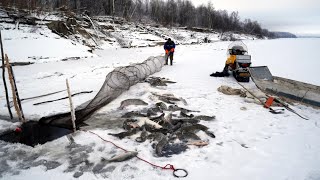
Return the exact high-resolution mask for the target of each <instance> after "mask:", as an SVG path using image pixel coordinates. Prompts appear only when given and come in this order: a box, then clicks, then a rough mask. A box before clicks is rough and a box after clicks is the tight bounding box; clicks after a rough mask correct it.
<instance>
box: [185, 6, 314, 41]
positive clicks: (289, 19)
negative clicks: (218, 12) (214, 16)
mask: <svg viewBox="0 0 320 180" xmlns="http://www.w3.org/2000/svg"><path fill="white" fill-rule="evenodd" d="M191 1H192V2H193V4H194V5H196V6H198V5H200V4H207V3H208V2H209V1H211V2H212V4H213V6H214V7H215V9H225V10H227V11H228V12H231V11H238V12H239V15H240V16H241V18H242V20H243V19H245V18H250V19H252V20H257V21H258V22H260V24H261V25H262V27H264V28H267V29H269V30H271V31H287V32H292V33H295V34H298V35H320V0H191Z"/></svg>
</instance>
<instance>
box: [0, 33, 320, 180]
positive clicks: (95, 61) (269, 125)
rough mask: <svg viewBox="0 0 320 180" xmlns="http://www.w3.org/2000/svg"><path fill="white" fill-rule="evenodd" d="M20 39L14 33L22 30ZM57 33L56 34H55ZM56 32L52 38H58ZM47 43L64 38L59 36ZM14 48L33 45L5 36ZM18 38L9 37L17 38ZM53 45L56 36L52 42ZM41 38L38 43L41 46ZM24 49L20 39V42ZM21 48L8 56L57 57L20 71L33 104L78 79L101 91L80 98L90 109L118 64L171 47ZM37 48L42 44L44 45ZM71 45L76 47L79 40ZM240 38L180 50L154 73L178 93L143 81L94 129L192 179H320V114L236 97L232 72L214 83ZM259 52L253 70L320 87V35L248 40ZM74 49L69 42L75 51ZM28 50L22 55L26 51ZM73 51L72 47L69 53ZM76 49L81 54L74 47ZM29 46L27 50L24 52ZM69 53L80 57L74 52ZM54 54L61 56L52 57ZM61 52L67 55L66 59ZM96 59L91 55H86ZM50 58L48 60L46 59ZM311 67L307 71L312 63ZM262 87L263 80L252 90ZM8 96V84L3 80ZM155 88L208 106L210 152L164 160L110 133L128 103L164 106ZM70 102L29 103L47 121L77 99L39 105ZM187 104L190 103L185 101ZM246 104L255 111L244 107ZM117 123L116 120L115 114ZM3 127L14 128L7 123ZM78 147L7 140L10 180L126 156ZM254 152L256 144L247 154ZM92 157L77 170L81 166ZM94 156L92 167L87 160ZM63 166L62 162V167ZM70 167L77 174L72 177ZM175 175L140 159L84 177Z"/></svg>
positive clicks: (103, 147) (85, 140)
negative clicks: (276, 110)
mask: <svg viewBox="0 0 320 180" xmlns="http://www.w3.org/2000/svg"><path fill="white" fill-rule="evenodd" d="M12 33H14V32H12ZM49 34H50V33H49ZM51 35H52V34H51ZM51 35H50V38H49V39H47V40H48V41H49V40H50V41H55V40H54V39H55V37H54V36H53V38H51ZM3 36H5V37H6V38H7V39H4V43H5V44H10V41H11V40H9V39H10V38H12V41H14V40H13V39H15V38H18V37H19V41H18V42H19V43H25V45H26V44H28V43H29V42H28V41H29V40H26V41H24V40H23V38H21V37H22V36H20V35H16V36H15V35H10V33H9V34H4V35H3ZM8 38H9V39H8ZM45 41H46V40H45ZM32 42H33V41H32ZM16 43H17V42H16ZM19 43H17V44H16V46H15V43H13V42H12V44H11V45H7V46H6V49H5V50H6V53H8V55H9V57H12V58H13V59H15V60H17V61H18V60H19V59H21V60H26V59H28V56H30V55H36V56H44V57H50V58H49V59H52V61H51V60H50V61H37V63H36V64H33V65H29V66H15V67H14V72H15V76H16V80H17V86H18V89H19V93H20V97H21V98H27V97H32V96H37V95H41V94H46V93H50V92H54V91H58V90H63V89H65V79H66V78H69V83H70V84H71V90H72V92H79V91H83V90H93V91H94V92H93V93H92V94H86V95H79V96H75V97H74V98H73V101H74V104H75V105H76V106H77V105H80V104H82V103H83V102H86V101H87V100H89V99H91V98H93V97H94V95H95V94H96V92H97V91H98V90H99V88H100V87H101V85H102V83H103V82H104V80H105V76H106V75H107V73H108V72H110V71H112V70H113V69H114V68H115V67H118V66H123V65H128V64H130V63H135V62H142V61H144V60H146V59H147V58H148V57H149V56H157V55H160V54H162V53H163V49H162V47H159V46H158V47H149V48H137V49H118V48H113V49H112V48H111V49H106V50H96V51H94V54H91V55H88V54H87V53H88V52H87V51H86V48H85V47H84V46H80V45H79V46H78V45H72V43H71V42H70V41H69V42H68V40H65V39H61V38H57V43H55V44H53V45H52V48H51V50H47V49H46V50H43V51H42V50H41V49H39V47H40V46H41V44H42V42H39V44H38V45H37V46H38V47H37V48H33V47H31V46H30V45H29V46H22V45H21V46H20V45H19ZM35 43H36V44H37V41H35ZM69 43H70V44H69ZM229 43H230V42H215V43H212V44H203V45H180V46H177V48H176V53H175V59H174V65H173V66H165V67H164V68H163V70H162V71H161V72H159V73H156V74H154V76H159V77H166V78H169V79H170V80H173V81H176V82H177V83H176V84H171V85H169V86H168V87H161V88H154V87H151V86H150V85H149V84H147V83H138V84H137V85H134V86H133V87H131V88H130V89H129V91H127V92H125V93H123V94H122V95H121V96H119V97H118V98H117V99H116V100H114V101H113V102H111V103H110V104H108V105H107V106H105V107H103V108H102V109H101V110H99V111H98V112H97V115H99V117H100V118H99V119H98V120H97V121H100V122H97V124H99V123H100V124H103V123H105V124H108V123H107V122H108V121H110V122H111V123H109V126H107V125H104V126H102V125H101V126H100V127H99V128H93V129H91V130H92V131H93V132H95V133H97V134H99V135H100V136H102V137H103V138H105V139H107V140H111V141H112V142H114V143H116V144H117V145H119V146H121V147H125V148H126V149H127V150H131V151H138V152H139V154H138V156H140V157H143V158H144V159H147V160H149V161H151V162H153V163H155V164H157V165H160V166H165V165H166V164H172V165H174V166H175V167H176V168H183V169H186V170H188V172H189V176H188V177H187V178H185V179H222V180H223V179H228V180H230V179H240V180H242V179H243V180H245V179H259V180H260V179H265V180H269V179H273V180H278V179H279V180H280V179H281V180H282V179H297V180H298V179H299V180H300V179H308V180H314V179H320V169H319V167H320V153H319V152H320V141H319V137H320V111H319V110H317V109H313V108H310V107H306V106H303V105H298V104H296V105H294V106H293V109H295V110H296V111H297V112H299V113H301V114H303V115H305V116H308V117H309V119H310V120H309V121H305V120H303V119H301V118H299V117H298V116H296V115H295V114H293V113H291V112H288V111H286V112H285V113H284V114H278V115H275V114H271V113H269V112H268V110H267V109H264V108H263V107H262V106H261V105H257V104H254V103H247V102H246V101H245V99H244V98H241V97H238V96H227V95H224V94H222V93H220V92H218V91H217V88H218V87H220V86H221V85H228V86H231V87H235V88H240V86H239V85H238V84H237V82H236V81H235V80H234V79H233V78H232V77H231V76H230V77H226V78H213V77H210V76H209V74H211V73H212V72H215V71H221V70H222V68H223V66H224V62H225V59H226V48H227V47H228V45H229ZM245 43H246V44H247V45H248V48H249V54H251V55H252V61H253V65H267V66H269V69H270V70H271V72H272V73H273V74H274V75H277V76H284V77H288V78H291V79H296V80H302V81H307V82H311V83H314V84H317V85H320V81H319V78H316V77H317V75H316V73H317V69H316V68H317V67H319V61H317V59H316V55H315V53H314V52H317V49H316V48H317V46H316V44H320V40H319V39H317V40H314V39H279V40H256V41H245ZM67 44H69V45H70V46H69V45H67ZM16 47H19V48H18V49H19V50H16V49H17V48H16ZM67 47H68V48H67ZM71 47H72V48H71ZM20 48H21V50H20ZM69 48H71V49H70V51H69ZM51 51H53V52H51ZM58 52H59V56H58V55H56V54H57V53H58ZM70 56H77V57H81V58H80V59H79V60H77V61H72V60H70V61H56V60H55V59H54V58H64V57H70ZM85 56H87V58H84V57H85ZM44 62H46V63H44ZM306 64H307V66H306ZM246 86H248V87H253V86H254V85H253V83H252V82H250V83H248V84H246ZM0 87H1V91H2V92H3V89H2V87H3V84H2V81H1V82H0ZM151 92H157V93H161V94H164V93H173V94H174V95H175V96H177V97H182V98H184V99H185V100H186V101H187V102H188V105H187V106H185V107H186V108H188V109H192V110H199V111H201V112H200V113H199V114H203V115H215V116H216V120H215V121H213V122H201V123H202V124H204V125H206V126H208V127H209V128H210V130H211V131H213V132H214V133H215V135H216V138H215V139H212V138H210V137H208V136H207V135H205V134H204V133H201V132H199V133H198V134H197V135H199V136H200V137H201V139H203V140H206V141H208V142H209V145H208V146H205V147H202V148H198V147H193V146H190V147H189V149H188V150H187V151H186V152H183V153H181V154H179V155H174V156H172V157H170V158H165V157H155V155H154V150H153V149H152V147H151V144H150V142H148V141H147V142H144V143H141V144H140V143H137V142H135V140H134V138H135V137H131V138H125V139H123V140H119V139H117V138H115V137H113V136H110V135H108V133H110V132H112V133H117V132H120V131H122V130H121V129H120V128H116V129H110V126H111V125H114V124H117V121H116V117H117V116H119V115H118V114H115V113H114V112H116V110H117V108H118V107H119V106H120V102H121V101H122V100H125V99H128V98H140V99H142V100H144V101H146V102H148V103H156V102H157V101H154V100H155V97H154V96H152V94H151ZM63 96H66V93H65V92H62V93H59V94H56V95H52V96H48V97H45V98H38V99H34V100H28V101H25V102H23V103H22V106H23V109H24V113H25V115H26V117H27V118H28V119H36V118H39V117H41V116H44V115H48V114H55V113H58V112H66V111H69V107H68V100H63V101H58V102H54V103H49V104H44V105H39V106H34V105H33V104H34V103H37V102H40V101H45V100H50V99H55V98H60V97H63ZM179 105H180V106H183V105H182V104H179ZM241 107H246V109H247V110H240V108H241ZM139 109H141V107H129V108H126V110H128V111H129V110H139ZM0 114H1V115H5V114H7V109H6V107H5V99H4V94H3V93H1V96H0ZM110 116H111V117H115V119H113V121H111V120H108V119H109V117H110ZM0 124H1V126H0V127H1V128H12V126H13V125H10V123H8V122H6V121H2V120H0ZM73 138H74V140H75V143H76V144H78V146H77V147H78V148H74V149H72V148H69V144H70V142H69V139H68V138H67V137H62V138H60V139H57V140H55V141H52V142H48V143H46V144H44V145H39V146H36V147H35V148H31V147H28V146H25V145H22V144H9V143H6V142H3V141H0V149H1V151H0V157H1V158H0V162H1V163H0V171H1V172H0V178H1V179H6V180H9V179H72V178H73V175H74V173H75V172H77V171H80V169H85V167H86V165H87V164H86V163H89V164H90V163H94V164H97V163H99V162H100V159H101V157H106V158H110V157H111V156H112V155H115V154H120V153H122V150H120V149H117V148H115V147H114V146H113V145H112V144H110V143H106V142H104V141H102V140H101V139H99V138H98V137H96V136H94V135H92V134H90V133H88V132H82V131H79V132H77V133H75V134H74V135H73ZM246 147H247V148H246ZM81 158H84V160H83V162H82V161H81V162H80V163H79V164H76V166H75V169H73V170H70V169H69V168H68V167H69V165H70V163H75V162H74V161H73V160H77V159H81ZM43 160H46V161H49V162H55V163H59V164H61V165H60V166H58V167H57V168H54V169H50V168H49V167H48V165H47V164H45V163H43V165H41V163H40V165H35V164H37V163H35V162H43ZM85 160H86V161H85ZM55 163H53V164H55ZM68 169H69V170H70V171H68ZM104 178H106V179H115V180H118V179H139V180H140V179H141V180H150V179H151V178H152V179H154V180H156V179H159V180H160V179H161V180H162V179H175V178H174V177H173V176H172V172H171V171H170V170H161V169H157V168H153V167H151V166H150V165H149V164H146V163H145V162H143V161H140V160H138V159H137V158H133V159H131V160H129V161H125V162H121V163H110V164H108V165H106V167H105V171H104V172H103V173H98V174H94V173H93V172H92V171H91V170H88V171H84V174H83V175H82V176H80V177H79V179H104Z"/></svg>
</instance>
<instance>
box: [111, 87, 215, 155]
mask: <svg viewBox="0 0 320 180" xmlns="http://www.w3.org/2000/svg"><path fill="white" fill-rule="evenodd" d="M153 95H154V96H155V97H157V98H158V100H159V101H158V102H157V103H155V104H152V105H148V103H146V102H144V101H142V100H140V99H127V100H124V101H122V102H121V105H120V108H119V109H121V110H123V109H124V108H125V107H127V106H130V105H134V106H137V105H141V106H147V105H148V108H144V109H143V110H141V111H130V112H126V113H125V114H123V116H122V118H125V119H126V120H125V121H124V123H123V129H124V130H125V131H123V132H120V133H116V134H110V135H112V136H115V137H118V138H119V139H123V138H126V137H129V136H133V135H135V136H136V138H135V141H136V142H139V143H143V142H145V141H150V142H152V143H151V144H152V147H153V148H154V149H155V154H156V156H158V157H163V156H165V157H170V156H171V155H173V154H179V153H181V152H183V151H186V150H187V149H188V145H196V146H205V145H208V142H206V141H203V140H201V138H200V137H199V136H198V135H197V132H199V131H203V132H204V133H205V134H206V135H208V136H209V137H211V138H215V135H214V133H213V132H211V131H209V128H208V127H206V126H204V125H202V124H200V122H201V121H213V120H215V116H205V115H193V114H192V113H193V112H196V113H199V111H193V110H189V109H185V108H182V107H179V106H178V105H177V104H176V102H182V103H183V104H187V102H186V101H185V100H184V99H182V98H176V97H175V96H174V95H172V94H163V95H160V94H156V93H153ZM177 139H178V140H177Z"/></svg>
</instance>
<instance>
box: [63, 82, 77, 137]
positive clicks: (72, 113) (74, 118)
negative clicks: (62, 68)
mask: <svg viewBox="0 0 320 180" xmlns="http://www.w3.org/2000/svg"><path fill="white" fill-rule="evenodd" d="M66 84H67V92H68V97H69V103H70V112H71V121H72V127H73V132H76V130H77V129H76V115H75V110H74V108H73V103H72V98H71V92H70V86H69V81H68V79H66Z"/></svg>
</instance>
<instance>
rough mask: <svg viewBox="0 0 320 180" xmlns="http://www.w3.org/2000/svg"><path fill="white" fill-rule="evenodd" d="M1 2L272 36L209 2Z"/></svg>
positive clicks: (20, 6) (96, 0)
mask: <svg viewBox="0 0 320 180" xmlns="http://www.w3.org/2000/svg"><path fill="white" fill-rule="evenodd" d="M0 5H2V6H5V7H6V6H10V7H15V8H18V9H27V10H29V11H36V10H45V11H52V10H56V9H58V8H61V7H66V8H68V9H69V10H71V11H73V12H76V13H83V12H86V13H88V14H89V15H92V16H95V15H110V16H118V17H123V18H125V19H127V20H130V21H143V20H153V21H155V22H156V23H159V24H162V25H164V26H187V27H201V28H208V29H213V30H216V31H219V32H222V33H223V32H227V31H234V32H239V33H245V34H252V35H257V36H260V37H262V36H267V37H272V36H273V35H274V34H273V33H271V32H269V31H268V30H267V29H263V28H262V27H261V25H260V24H259V23H258V22H257V21H253V20H251V19H245V20H244V21H241V20H240V17H239V14H238V12H234V11H233V12H231V13H228V12H227V11H226V10H216V9H215V8H214V6H213V5H212V4H211V3H208V4H207V5H200V6H198V7H195V6H194V5H193V4H192V2H191V1H190V0H1V2H0Z"/></svg>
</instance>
